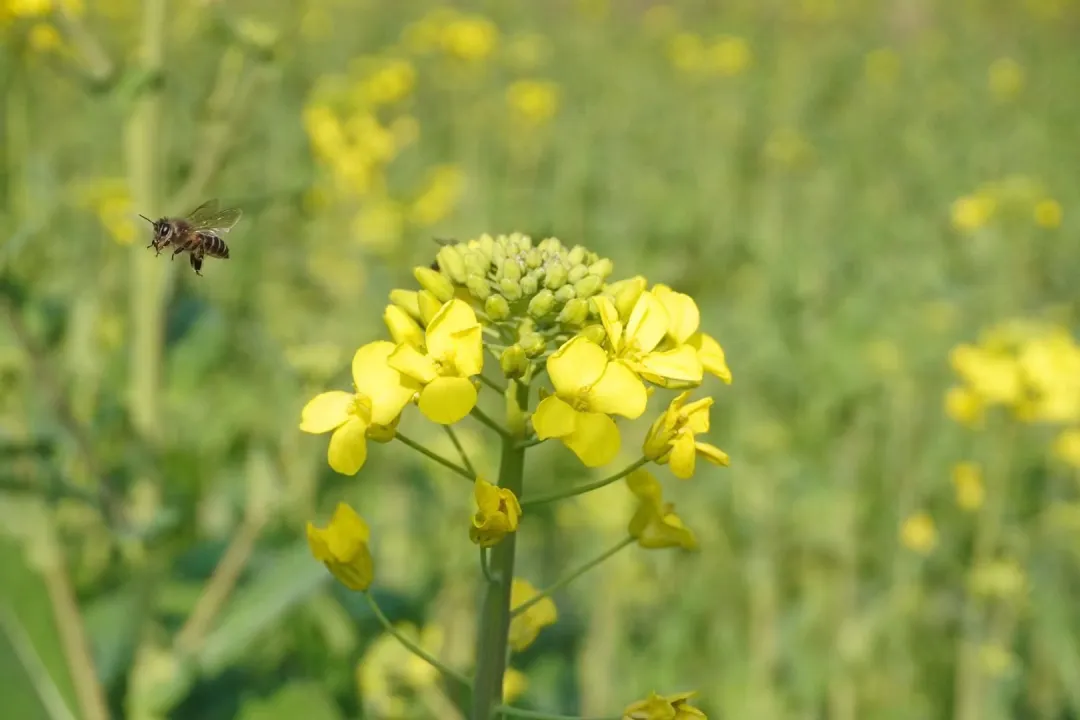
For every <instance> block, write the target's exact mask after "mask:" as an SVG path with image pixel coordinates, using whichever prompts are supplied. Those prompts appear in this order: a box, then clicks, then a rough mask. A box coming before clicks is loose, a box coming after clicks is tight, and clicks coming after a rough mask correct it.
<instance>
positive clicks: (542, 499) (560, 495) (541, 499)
mask: <svg viewBox="0 0 1080 720" xmlns="http://www.w3.org/2000/svg"><path fill="white" fill-rule="evenodd" d="M519 447H520V445H519ZM647 462H649V459H648V458H646V457H642V458H640V459H639V460H637V461H636V462H634V463H633V464H631V465H628V466H626V467H625V468H623V469H622V470H620V471H619V472H617V473H615V474H614V475H611V476H609V477H606V478H603V479H602V480H597V481H596V482H591V483H588V484H586V485H581V486H579V487H576V488H570V489H569V490H560V491H558V492H553V493H548V494H547V495H537V496H536V497H534V498H528V499H525V500H522V501H521V508H522V509H525V508H526V507H533V506H536V505H543V504H544V503H549V502H555V501H556V500H563V499H565V498H569V497H574V496H575V495H583V494H585V493H587V492H592V491H593V490H599V489H600V488H602V487H605V486H607V485H610V484H611V483H613V482H616V481H618V480H622V479H623V478H624V477H626V476H627V475H629V474H630V473H632V472H634V471H635V470H637V469H638V468H639V467H641V466H642V465H644V464H645V463H647Z"/></svg>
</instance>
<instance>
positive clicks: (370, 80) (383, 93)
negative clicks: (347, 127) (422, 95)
mask: <svg viewBox="0 0 1080 720" xmlns="http://www.w3.org/2000/svg"><path fill="white" fill-rule="evenodd" d="M415 85H416V69H415V68H414V67H413V66H412V63H410V62H409V61H407V60H389V61H387V62H385V63H384V64H382V66H381V67H379V68H377V69H376V70H374V71H373V72H372V73H371V74H370V75H368V76H367V77H366V78H364V80H363V82H362V84H361V92H362V94H363V98H364V100H365V101H366V102H368V103H370V104H371V105H373V106H376V107H377V106H379V105H392V104H393V103H397V102H401V101H402V100H404V99H405V98H407V97H408V96H409V93H411V92H412V90H413V87H415Z"/></svg>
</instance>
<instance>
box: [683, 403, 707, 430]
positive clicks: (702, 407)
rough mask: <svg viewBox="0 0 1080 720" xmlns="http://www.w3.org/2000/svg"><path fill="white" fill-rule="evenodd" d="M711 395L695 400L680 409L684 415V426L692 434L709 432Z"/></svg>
mask: <svg viewBox="0 0 1080 720" xmlns="http://www.w3.org/2000/svg"><path fill="white" fill-rule="evenodd" d="M712 404H713V399H712V398H711V397H707V398H702V399H700V400H695V401H694V402H692V403H690V404H689V405H687V406H686V407H684V408H683V409H682V413H683V415H685V416H686V427H688V428H690V432H692V433H694V434H700V433H707V432H709V408H711V407H712Z"/></svg>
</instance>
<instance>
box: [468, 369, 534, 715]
mask: <svg viewBox="0 0 1080 720" xmlns="http://www.w3.org/2000/svg"><path fill="white" fill-rule="evenodd" d="M517 396H518V397H517V401H518V405H520V406H521V407H522V408H526V407H527V406H528V401H529V386H528V385H525V384H521V385H518V389H517ZM524 479H525V450H524V448H520V447H518V444H517V441H516V440H515V439H514V438H512V437H509V436H506V435H504V436H503V442H502V459H501V461H500V462H499V487H501V488H506V489H507V490H509V491H510V492H512V493H514V494H515V495H517V496H518V497H521V489H522V486H523V485H524ZM516 544H517V533H510V534H509V535H507V536H506V537H505V538H504V539H503V541H502V542H501V543H499V544H498V545H496V546H495V547H494V548H493V549H492V550H491V554H490V558H491V571H492V572H491V576H492V577H493V579H494V581H493V582H489V583H487V584H486V585H485V586H484V600H483V605H482V607H481V609H480V617H479V620H478V625H479V628H478V632H477V640H476V680H475V683H474V684H473V697H472V713H471V714H470V718H471V720H492V718H494V717H495V716H496V714H497V713H496V706H498V705H500V704H501V703H502V689H503V674H504V673H505V672H506V649H507V637H508V636H509V633H510V588H511V586H512V580H513V577H514V550H515V547H516Z"/></svg>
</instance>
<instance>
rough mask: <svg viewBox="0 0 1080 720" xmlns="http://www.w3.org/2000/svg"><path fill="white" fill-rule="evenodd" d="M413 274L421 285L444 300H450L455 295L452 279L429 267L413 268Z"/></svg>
mask: <svg viewBox="0 0 1080 720" xmlns="http://www.w3.org/2000/svg"><path fill="white" fill-rule="evenodd" d="M413 276H414V277H415V278H416V282H418V283H420V287H422V288H424V289H425V290H427V291H428V292H430V293H431V294H432V295H434V296H435V297H437V298H438V299H439V300H441V301H442V302H450V300H452V299H453V297H454V284H453V283H452V282H450V279H449V278H448V277H446V276H445V275H443V274H442V273H440V272H438V271H437V270H432V269H431V268H429V267H418V268H414V269H413Z"/></svg>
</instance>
